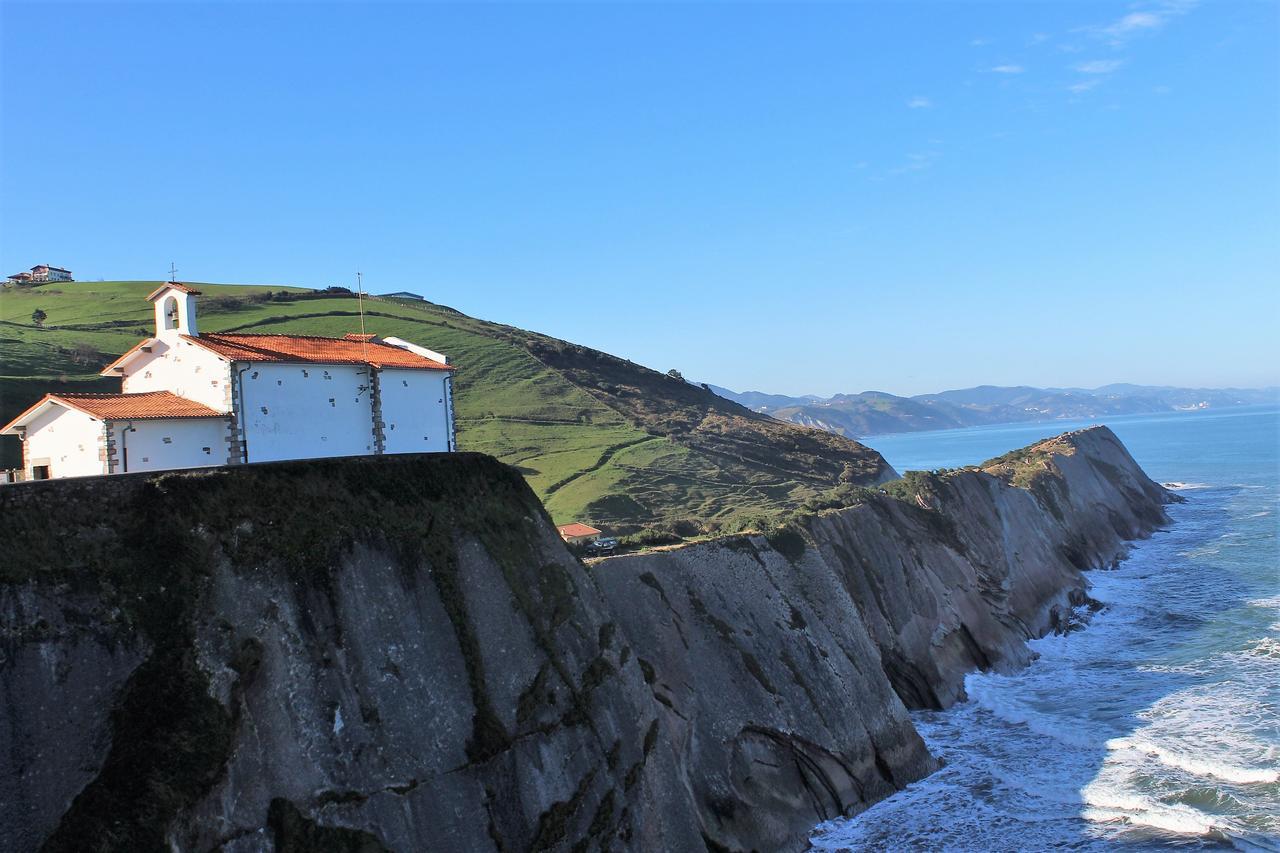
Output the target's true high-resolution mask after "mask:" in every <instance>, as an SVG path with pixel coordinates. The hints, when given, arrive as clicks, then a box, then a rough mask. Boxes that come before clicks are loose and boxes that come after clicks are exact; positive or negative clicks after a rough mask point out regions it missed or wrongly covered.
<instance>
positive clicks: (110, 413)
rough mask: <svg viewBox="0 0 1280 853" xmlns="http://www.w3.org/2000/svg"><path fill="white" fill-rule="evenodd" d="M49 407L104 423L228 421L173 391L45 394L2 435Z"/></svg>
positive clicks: (221, 415)
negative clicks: (185, 420)
mask: <svg viewBox="0 0 1280 853" xmlns="http://www.w3.org/2000/svg"><path fill="white" fill-rule="evenodd" d="M49 403H56V404H58V405H60V406H65V407H66V408H68V409H75V410H76V411H79V412H84V413H85V414H86V415H92V416H93V417H95V418H101V419H102V420H145V419H148V418H225V417H227V416H226V415H225V414H223V413H222V412H218V411H214V410H213V409H211V408H209V407H208V406H206V405H203V404H201V403H197V402H195V401H194V400H188V399H187V398H185V397H179V396H178V395H177V394H174V393H173V392H172V391H144V392H142V393H139V394H45V395H44V397H43V398H41V400H40V402H38V403H36V404H35V405H34V406H32V407H31V408H29V409H27V410H26V411H25V412H23V413H22V414H20V415H18V416H17V417H16V418H14V419H13V420H12V421H10V422H9V423H7V424H5V426H4V427H3V428H2V429H0V431H8V430H9V429H11V428H13V427H15V426H18V425H19V424H21V423H23V422H24V421H26V420H27V418H28V417H29V416H31V415H33V414H35V413H36V412H37V411H39V410H40V409H41V408H43V407H44V406H45V405H46V404H49Z"/></svg>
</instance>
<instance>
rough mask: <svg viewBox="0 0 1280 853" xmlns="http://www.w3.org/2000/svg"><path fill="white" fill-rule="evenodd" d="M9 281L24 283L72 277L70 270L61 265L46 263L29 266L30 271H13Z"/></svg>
mask: <svg viewBox="0 0 1280 853" xmlns="http://www.w3.org/2000/svg"><path fill="white" fill-rule="evenodd" d="M9 281H12V282H16V283H19V284H25V283H31V282H45V281H72V278H71V270H64V269H63V268H62V267H51V266H49V265H48V264H36V265H35V266H34V267H32V268H31V272H20V273H14V274H13V275H11V276H9Z"/></svg>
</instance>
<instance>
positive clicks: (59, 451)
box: [27, 405, 107, 478]
mask: <svg viewBox="0 0 1280 853" xmlns="http://www.w3.org/2000/svg"><path fill="white" fill-rule="evenodd" d="M105 446H106V443H105V438H104V435H103V426H102V421H100V420H98V419H97V418H91V417H89V416H88V415H86V414H85V413H84V412H77V411H76V410H74V409H66V408H63V407H62V406H56V405H55V406H52V407H50V409H49V410H48V411H46V412H45V413H44V414H42V415H40V416H39V417H38V418H36V419H35V420H34V421H32V422H31V423H30V424H29V425H28V426H27V465H28V467H27V476H28V477H30V476H31V466H33V465H45V464H47V465H48V466H49V476H50V477H53V478H59V477H90V476H93V475H95V474H105V473H107V463H106V462H104V461H103V460H102V458H101V452H102V449H103V448H104V447H105ZM44 460H48V461H47V462H46V461H44Z"/></svg>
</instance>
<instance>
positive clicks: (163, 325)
mask: <svg viewBox="0 0 1280 853" xmlns="http://www.w3.org/2000/svg"><path fill="white" fill-rule="evenodd" d="M199 295H200V291H198V290H196V289H195V288H192V287H187V286H186V285H185V284H182V283H181V282H176V281H170V282H167V283H166V284H165V285H164V286H162V287H160V288H159V289H157V290H156V291H155V292H153V293H152V294H151V295H150V296H148V297H147V299H148V300H150V301H151V302H152V303H153V304H154V305H155V308H156V337H157V338H172V337H177V336H179V335H193V336H194V335H199V334H200V331H199V329H198V328H197V327H196V297H197V296H199Z"/></svg>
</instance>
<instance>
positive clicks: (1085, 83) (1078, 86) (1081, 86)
mask: <svg viewBox="0 0 1280 853" xmlns="http://www.w3.org/2000/svg"><path fill="white" fill-rule="evenodd" d="M1101 82H1102V78H1100V77H1094V78H1093V79H1092V80H1081V81H1080V82H1079V83H1072V84H1071V85H1070V86H1068V87H1067V91H1070V92H1075V93H1076V94H1077V95H1079V94H1083V93H1084V92H1087V91H1089V90H1090V89H1092V88H1093V87H1094V86H1097V85H1098V84H1099V83H1101Z"/></svg>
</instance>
